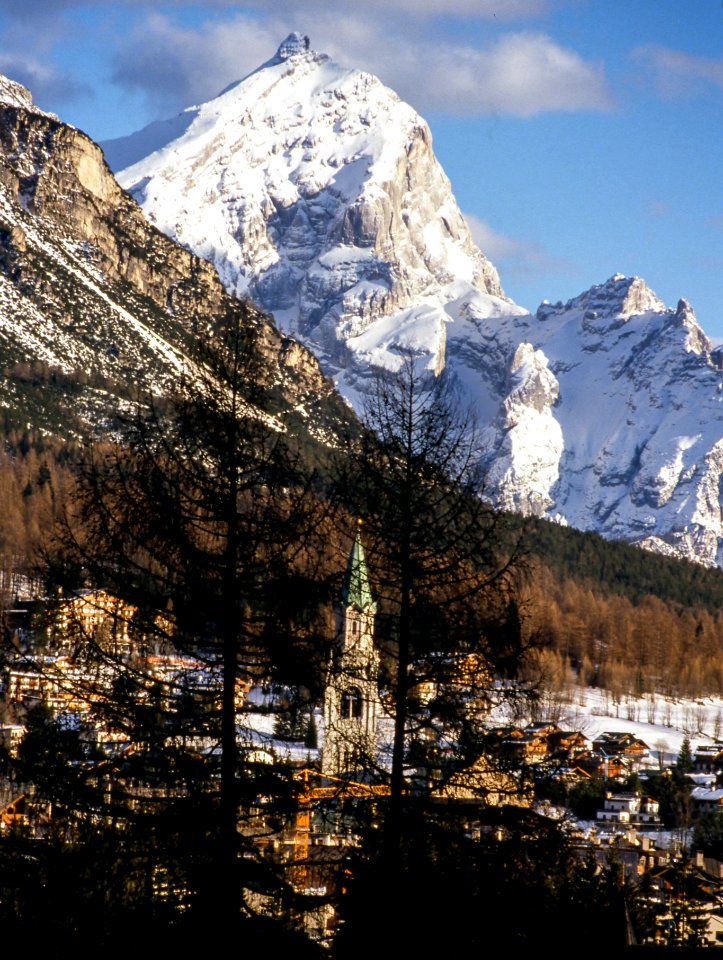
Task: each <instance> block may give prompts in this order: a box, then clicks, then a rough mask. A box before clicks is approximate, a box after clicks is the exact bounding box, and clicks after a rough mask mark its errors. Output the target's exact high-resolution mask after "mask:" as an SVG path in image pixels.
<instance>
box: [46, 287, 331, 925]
mask: <svg viewBox="0 0 723 960" xmlns="http://www.w3.org/2000/svg"><path fill="white" fill-rule="evenodd" d="M263 337H264V332H263V327H262V326H259V325H258V324H256V323H255V322H254V316H253V312H252V311H249V310H248V308H246V307H245V306H244V305H243V304H236V305H233V306H232V307H229V308H228V310H227V312H226V313H225V314H224V315H223V316H221V317H219V318H216V322H215V326H214V328H213V329H211V330H209V331H208V337H207V338H205V339H199V343H198V346H197V348H196V349H195V351H192V356H193V362H192V365H190V366H189V367H188V368H187V369H185V370H183V371H182V373H181V375H180V379H179V382H178V385H177V388H176V389H175V390H174V391H171V393H170V396H169V395H166V397H165V398H164V399H159V398H154V397H147V398H145V399H144V400H142V401H141V402H139V403H138V404H137V406H136V409H135V411H134V412H133V414H132V416H130V417H129V418H128V422H127V428H126V432H125V435H124V436H123V438H122V442H119V443H117V444H97V445H95V446H92V447H89V448H88V451H87V455H86V456H85V457H84V459H83V461H82V463H81V465H80V469H79V474H78V480H77V485H76V489H75V496H74V501H73V507H72V512H71V513H70V515H69V516H68V519H67V523H66V526H65V528H64V532H63V535H62V537H61V543H60V550H59V552H60V554H61V557H62V559H63V560H65V561H72V562H73V563H80V564H81V566H82V568H83V570H84V573H85V578H86V581H87V583H88V584H89V585H92V586H93V587H102V588H104V589H105V590H106V591H107V592H108V594H109V595H110V596H111V597H113V598H117V601H118V604H117V606H116V607H114V613H113V625H112V626H111V628H110V629H109V630H108V631H106V635H104V634H103V631H95V632H94V633H89V631H88V630H87V629H80V630H79V631H78V632H77V635H76V637H75V644H74V645H75V649H74V651H73V653H74V656H75V657H76V659H77V661H78V663H82V664H83V687H84V689H83V691H82V692H83V695H84V696H85V697H86V698H87V699H88V701H89V702H90V703H91V706H92V711H93V714H94V716H95V717H96V718H97V719H99V720H102V722H103V723H105V724H106V726H107V727H109V728H110V729H112V730H114V731H116V732H120V733H122V734H123V736H124V737H126V738H127V742H129V743H131V744H133V750H132V752H130V753H128V754H127V755H126V756H125V757H124V758H123V760H122V761H118V763H117V764H116V766H117V767H120V768H121V770H120V775H116V774H115V773H111V772H110V771H109V774H108V775H109V777H110V778H111V779H115V782H116V783H121V784H124V785H130V786H127V789H126V790H125V793H126V794H127V796H126V797H125V798H123V799H120V798H119V803H118V804H117V811H116V813H117V815H119V816H121V815H122V813H123V811H124V807H123V802H125V804H126V806H125V813H128V810H130V809H131V807H132V808H133V814H132V817H131V819H138V810H139V809H143V810H147V811H148V812H149V813H150V812H151V811H158V810H159V809H161V810H163V812H164V815H165V817H166V819H165V823H166V824H173V823H175V825H176V826H175V828H174V827H164V829H169V832H170V835H172V836H174V837H175V838H177V840H178V843H177V844H176V847H175V849H176V850H177V851H178V853H179V856H182V857H184V858H185V861H184V865H183V867H182V870H181V872H182V875H183V879H182V881H180V885H181V886H182V887H185V890H186V894H185V900H186V901H187V902H190V905H191V906H192V907H193V908H194V910H195V911H196V912H200V913H204V914H205V915H211V916H214V917H216V918H217V921H216V922H218V923H220V924H222V925H224V926H230V925H233V924H234V923H235V922H236V921H237V919H238V918H239V916H240V915H241V913H242V911H244V910H245V907H244V900H243V897H242V886H243V885H244V884H245V883H246V882H247V880H248V874H249V871H251V872H252V873H254V879H253V883H254V885H255V886H256V887H257V888H258V889H259V890H263V889H264V885H268V884H269V883H271V882H272V878H273V871H271V870H269V869H268V865H267V864H265V863H263V862H261V861H260V860H259V859H258V858H256V866H255V867H253V868H252V862H253V856H252V855H253V854H254V851H255V850H256V847H255V845H254V843H253V840H249V839H244V837H245V836H248V835H249V834H250V833H252V832H253V831H254V830H255V831H256V832H258V830H259V829H261V826H260V824H258V823H257V824H256V825H255V827H254V825H253V824H250V823H248V824H246V825H245V826H244V825H243V824H241V825H240V817H241V815H242V814H243V815H244V816H249V815H250V813H249V811H250V810H251V808H252V807H253V805H254V804H255V803H256V801H257V799H258V797H259V795H265V797H266V800H267V801H269V800H270V799H271V798H272V797H273V796H275V795H277V794H278V793H279V792H280V791H281V792H283V790H284V778H281V779H279V777H278V776H276V775H275V771H274V770H272V769H271V768H269V767H268V766H264V765H261V766H260V765H259V764H258V762H257V761H256V760H255V759H254V749H253V735H252V732H251V731H250V729H249V728H248V726H247V725H246V724H245V723H244V713H245V712H246V711H248V709H249V707H248V705H246V704H244V703H243V702H242V701H243V697H242V690H243V685H244V684H249V683H251V682H253V681H254V680H262V679H263V680H268V679H269V678H274V679H279V680H280V681H281V682H289V676H290V675H293V681H294V683H296V684H305V685H306V686H307V687H309V688H311V689H313V687H314V682H315V678H314V667H313V657H311V656H310V655H309V652H310V651H311V650H312V649H313V645H312V644H311V643H310V639H311V638H312V637H313V636H314V635H315V634H314V630H315V627H316V620H315V611H316V606H315V598H316V597H317V596H318V591H317V584H316V577H315V569H314V563H315V551H316V547H317V546H318V544H316V543H315V539H314V538H315V537H316V535H317V531H318V524H319V511H318V508H317V501H316V500H315V499H314V497H313V495H312V493H311V477H310V473H309V471H308V470H307V469H306V468H305V467H304V466H303V465H302V463H301V459H300V457H299V456H298V454H297V452H296V451H295V449H294V440H293V438H292V437H290V436H289V434H288V433H287V431H286V430H285V427H284V423H283V412H284V407H283V400H282V399H281V397H280V394H279V391H278V384H277V383H276V382H275V380H274V376H273V372H272V371H273V366H272V365H271V364H269V363H267V362H266V360H267V358H266V356H265V351H266V344H265V342H264V339H263ZM319 535H320V534H319ZM101 606H102V602H101ZM67 607H68V598H65V597H63V598H61V599H60V601H59V609H61V610H62V609H67ZM79 620H81V621H82V618H79ZM119 625H120V627H121V631H122V632H123V631H124V632H125V633H127V635H128V636H129V637H130V649H129V650H124V651H121V652H119V651H118V650H117V642H116V641H117V634H118V628H119ZM79 626H80V627H82V623H79ZM170 652H173V653H174V654H175V655H176V656H181V657H182V658H185V659H186V661H189V660H190V661H192V663H193V666H192V667H191V668H190V669H188V668H187V664H185V665H184V664H181V665H180V667H179V669H176V670H174V669H173V667H172V665H171V663H170V661H169V660H168V657H167V655H168V654H169V653H170ZM154 654H161V655H166V661H165V667H164V672H163V673H162V675H159V674H158V671H157V670H154V669H151V668H150V665H151V663H152V659H153V658H152V655H154ZM184 666H185V667H186V668H185V669H182V668H183V667H184ZM138 785H140V786H138ZM134 791H135V794H136V796H135V798H133V797H132V796H131V795H132V794H133V792H134ZM121 792H123V790H121ZM139 792H140V794H142V795H143V796H145V797H146V800H145V801H142V802H140V803H139V801H138V795H139ZM154 799H155V800H157V801H158V802H156V803H153V802H151V801H152V800H154ZM241 819H243V818H242V817H241ZM240 826H241V827H242V828H243V829H240ZM141 829H143V828H142V827H141ZM159 829H160V821H159ZM184 831H185V834H186V835H185V836H184ZM194 837H195V839H192V838H194ZM242 848H243V852H244V857H242ZM249 858H251V859H249ZM241 866H243V867H244V870H245V871H246V873H245V877H244V878H242V876H241V872H240V868H241ZM246 912H248V911H246Z"/></svg>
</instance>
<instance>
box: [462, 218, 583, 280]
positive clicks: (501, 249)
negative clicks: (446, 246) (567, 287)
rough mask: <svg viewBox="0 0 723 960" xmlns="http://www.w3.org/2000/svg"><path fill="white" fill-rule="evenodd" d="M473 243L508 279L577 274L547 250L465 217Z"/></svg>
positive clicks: (480, 221) (566, 263)
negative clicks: (501, 269)
mask: <svg viewBox="0 0 723 960" xmlns="http://www.w3.org/2000/svg"><path fill="white" fill-rule="evenodd" d="M464 218H465V220H466V221H467V226H468V227H469V229H470V233H471V234H472V239H473V240H474V242H475V243H476V244H477V246H478V247H479V248H480V250H481V251H482V253H483V254H484V255H485V256H486V257H487V258H488V259H489V260H491V261H492V263H494V265H495V266H496V267H498V268H503V271H504V275H505V276H507V277H510V278H511V277H518V278H519V277H533V276H547V275H548V274H550V273H564V274H568V273H571V272H573V267H572V265H571V264H569V263H568V262H567V261H565V260H563V259H561V258H559V257H555V256H553V255H552V254H550V253H548V252H547V251H546V250H545V249H543V247H541V246H540V245H539V244H536V243H530V242H529V241H527V240H517V239H515V238H513V237H508V236H506V235H505V234H503V233H498V232H497V231H496V230H493V229H492V227H491V226H490V225H489V224H488V223H486V222H485V221H484V220H481V219H480V218H479V217H476V216H475V215H474V214H470V213H465V215H464Z"/></svg>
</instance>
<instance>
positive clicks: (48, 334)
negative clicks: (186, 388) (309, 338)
mask: <svg viewBox="0 0 723 960" xmlns="http://www.w3.org/2000/svg"><path fill="white" fill-rule="evenodd" d="M237 309H238V307H237V304H236V302H235V301H232V300H231V298H230V297H229V295H228V294H227V293H226V291H225V290H224V288H223V286H222V284H221V282H220V280H219V278H218V275H217V274H216V272H215V270H214V269H213V267H212V266H211V265H210V264H208V263H207V262H205V261H204V260H200V259H199V258H197V257H196V256H194V255H193V254H191V253H189V252H188V251H187V250H184V249H183V248H181V247H179V246H178V245H177V244H174V243H173V242H172V241H171V240H169V239H168V238H167V237H166V236H164V235H163V234H162V233H160V232H159V231H158V230H155V229H154V228H153V227H152V226H150V225H149V223H148V221H147V220H146V219H145V217H144V216H143V214H142V213H141V211H140V209H139V208H138V206H137V205H136V204H135V203H134V202H133V200H132V199H131V198H130V197H129V196H128V194H127V193H125V192H124V191H123V190H121V188H120V187H119V186H118V184H117V182H116V181H115V179H114V177H113V176H112V174H111V172H110V170H109V169H108V167H107V165H106V164H105V163H104V161H103V155H102V153H101V150H100V148H99V147H98V146H97V145H96V144H94V143H93V142H92V141H91V140H89V139H88V137H86V136H85V134H83V133H81V132H80V131H78V130H76V129H75V128H73V127H69V126H67V125H65V124H63V123H61V122H60V121H59V120H58V119H57V118H56V117H53V116H52V115H50V114H46V113H43V112H42V111H38V110H36V109H35V108H34V107H33V105H32V99H31V97H30V94H29V93H28V92H27V91H26V90H24V88H23V87H20V85H19V84H15V83H13V82H12V81H9V80H7V78H4V77H0V368H1V369H2V371H3V376H2V377H0V404H2V407H3V416H4V423H5V428H6V429H9V428H20V429H25V428H26V427H27V428H30V427H32V428H40V429H43V430H48V431H51V432H53V433H56V434H58V435H61V436H66V437H67V436H75V435H80V436H85V435H87V433H88V431H89V430H91V431H95V430H97V429H99V428H101V429H102V428H108V427H109V426H110V427H112V426H113V425H114V424H116V423H117V420H116V418H117V415H118V411H119V410H120V409H123V407H124V406H125V405H127V403H128V401H129V399H130V398H132V397H134V396H135V395H136V391H137V390H139V389H140V390H142V391H153V392H157V393H163V392H166V391H168V390H171V389H173V388H174V386H175V382H176V381H177V379H178V377H179V375H181V376H184V377H192V376H193V375H194V368H195V364H194V360H193V356H192V352H191V351H189V346H191V345H192V344H193V343H194V340H195V337H196V336H197V335H199V334H200V335H202V336H204V337H207V338H212V337H213V335H214V331H215V324H217V323H219V322H222V321H223V318H224V317H225V316H227V315H228V312H229V311H230V310H234V311H235V310H237ZM244 321H245V322H246V323H247V324H248V325H249V327H250V328H253V330H254V334H255V335H254V344H255V346H256V348H257V349H258V350H259V352H260V354H261V355H262V356H263V370H264V375H265V376H267V377H268V381H269V384H272V385H273V387H274V389H275V391H276V394H275V395H276V396H277V398H278V400H277V405H278V411H279V416H280V417H284V416H285V415H287V414H288V415H289V416H290V417H291V418H292V419H294V423H295V424H296V426H297V428H298V429H300V430H305V429H307V428H308V430H309V431H310V432H311V431H312V429H314V430H317V432H321V431H322V430H325V431H327V432H328V426H327V425H328V421H329V420H330V419H332V418H333V419H335V420H338V419H340V416H341V417H343V416H345V415H346V410H345V409H344V410H340V407H341V403H340V401H338V399H337V398H336V396H335V395H334V394H333V391H332V390H331V388H330V385H329V384H328V381H326V380H325V378H324V377H323V376H322V374H321V371H320V370H319V367H318V363H317V361H316V360H315V358H314V357H313V356H312V355H311V354H309V352H308V351H307V350H305V349H304V348H303V347H301V346H300V345H299V344H298V343H296V342H294V341H291V340H289V339H288V338H284V337H282V336H281V335H280V334H279V333H278V331H277V330H276V328H275V327H274V326H273V324H272V323H271V322H270V320H269V319H268V318H267V317H266V316H264V315H263V314H261V313H260V311H258V310H257V309H255V308H253V307H251V306H249V307H248V308H247V309H245V312H244ZM302 407H303V409H304V410H305V411H307V419H306V422H305V423H304V424H303V425H302V426H299V424H298V421H299V418H300V416H301V414H298V415H297V411H298V410H300V409H301V408H302ZM327 408H328V409H327ZM312 414H313V415H312Z"/></svg>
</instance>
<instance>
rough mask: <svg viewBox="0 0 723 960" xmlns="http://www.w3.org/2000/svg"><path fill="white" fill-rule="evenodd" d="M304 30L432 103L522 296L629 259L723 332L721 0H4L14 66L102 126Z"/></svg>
mask: <svg viewBox="0 0 723 960" xmlns="http://www.w3.org/2000/svg"><path fill="white" fill-rule="evenodd" d="M294 29H296V30H301V31H303V32H305V33H308V34H309V35H310V37H311V42H312V46H313V47H314V48H315V49H317V50H320V51H324V52H327V53H329V54H331V55H332V56H333V57H334V59H335V60H337V61H338V62H339V63H342V64H344V65H347V66H353V67H359V68H361V69H366V70H370V71H371V72H373V73H376V74H377V75H378V76H379V77H381V79H382V80H383V81H384V82H385V83H387V84H388V85H389V86H391V87H392V88H393V89H395V90H396V91H397V92H398V93H399V94H400V96H402V97H403V98H404V99H405V100H407V101H409V102H410V103H411V104H412V105H413V106H415V107H416V108H417V109H418V110H419V112H420V113H421V114H422V115H423V116H424V117H425V118H426V119H427V120H428V122H429V124H430V126H431V128H432V133H433V136H434V143H435V149H436V152H437V155H438V157H439V159H440V160H441V162H442V164H443V166H444V168H445V170H446V172H447V174H448V176H449V177H450V179H451V181H452V186H453V189H454V192H455V194H456V196H457V200H458V201H459V204H460V206H461V208H462V210H463V211H464V213H465V214H466V215H467V216H468V217H469V220H470V223H471V225H472V227H473V232H474V233H475V236H476V237H477V239H478V242H479V243H480V246H481V247H482V249H483V251H484V252H485V253H486V254H487V255H488V256H489V257H490V259H491V260H492V261H493V262H494V263H495V265H496V266H497V267H498V269H499V271H500V275H501V279H502V284H503V286H504V288H505V290H506V291H507V293H508V294H509V295H510V296H512V297H513V298H514V299H515V300H517V302H518V303H521V304H522V305H523V306H525V307H527V308H528V309H532V310H534V309H535V308H536V307H537V305H538V304H539V302H540V301H541V300H542V299H544V298H546V299H549V300H558V299H560V300H566V299H568V298H569V297H571V296H574V295H576V294H577V293H579V292H581V291H582V290H584V289H586V288H587V287H589V286H591V285H592V284H593V283H599V282H602V281H603V280H605V279H607V277H609V276H611V275H612V274H613V273H615V272H618V271H619V272H622V273H625V274H628V275H631V274H636V275H638V276H642V277H644V278H645V279H646V280H647V282H648V283H649V285H650V286H651V287H652V288H653V289H654V290H655V291H656V293H657V294H658V295H659V296H660V297H661V298H662V299H663V300H665V302H666V303H668V304H669V305H671V306H674V305H675V303H676V302H677V300H678V299H679V298H680V297H684V298H685V299H687V300H689V301H690V302H691V303H692V304H693V307H694V308H695V310H696V313H697V315H698V319H699V320H700V322H701V324H702V325H703V327H704V329H705V330H706V331H707V332H708V333H709V334H710V335H711V336H714V337H723V291H722V289H721V282H720V277H721V276H722V275H723V188H722V186H721V181H722V180H723V3H721V0H693V2H690V3H687V4H684V3H682V2H680V0H365V2H364V3H360V2H358V0H334V2H332V0H285V2H280V0H255V2H250V3H232V2H226V0H208V2H205V3H183V2H174V0H166V2H164V0H156V2H155V3H153V4H148V3H144V2H142V0H125V2H121V0H111V2H104V0H96V2H77V0H0V71H2V72H4V73H6V74H7V75H9V76H11V77H13V78H14V79H16V80H19V81H21V82H22V83H24V84H25V85H26V86H28V87H29V88H30V89H31V91H32V92H33V95H34V98H35V101H36V102H37V103H38V104H39V105H40V106H41V107H43V108H45V109H48V110H52V111H54V112H56V113H57V114H58V115H59V116H60V117H61V118H62V119H63V120H65V121H67V122H69V123H74V124H76V125H77V126H79V127H81V128H82V129H84V130H85V131H86V132H87V133H88V134H90V135H91V136H92V137H93V138H94V139H96V140H103V139H108V138H111V137H116V136H121V135H123V134H126V133H130V132H132V131H133V130H136V129H138V128H140V127H141V126H143V125H144V124H146V123H148V122H149V121H150V120H153V119H157V118H160V117H166V116H171V115H173V114H174V113H176V112H178V111H179V110H180V109H182V108H183V107H185V106H188V105H190V104H192V103H197V102H199V101H202V100H204V99H207V98H209V97H212V96H213V95H215V94H216V93H218V92H219V91H220V90H221V89H222V88H223V87H225V86H226V85H227V84H228V83H230V82H232V81H233V80H236V79H239V78H240V77H242V76H244V75H245V74H246V73H248V72H249V71H250V70H252V69H254V68H255V67H256V66H258V65H259V64H260V63H261V62H263V61H264V60H266V59H268V58H269V57H270V56H272V55H273V53H274V52H275V50H276V47H277V46H278V43H279V42H280V40H282V39H283V38H284V36H285V35H286V34H287V33H288V32H289V31H290V30H294Z"/></svg>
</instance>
